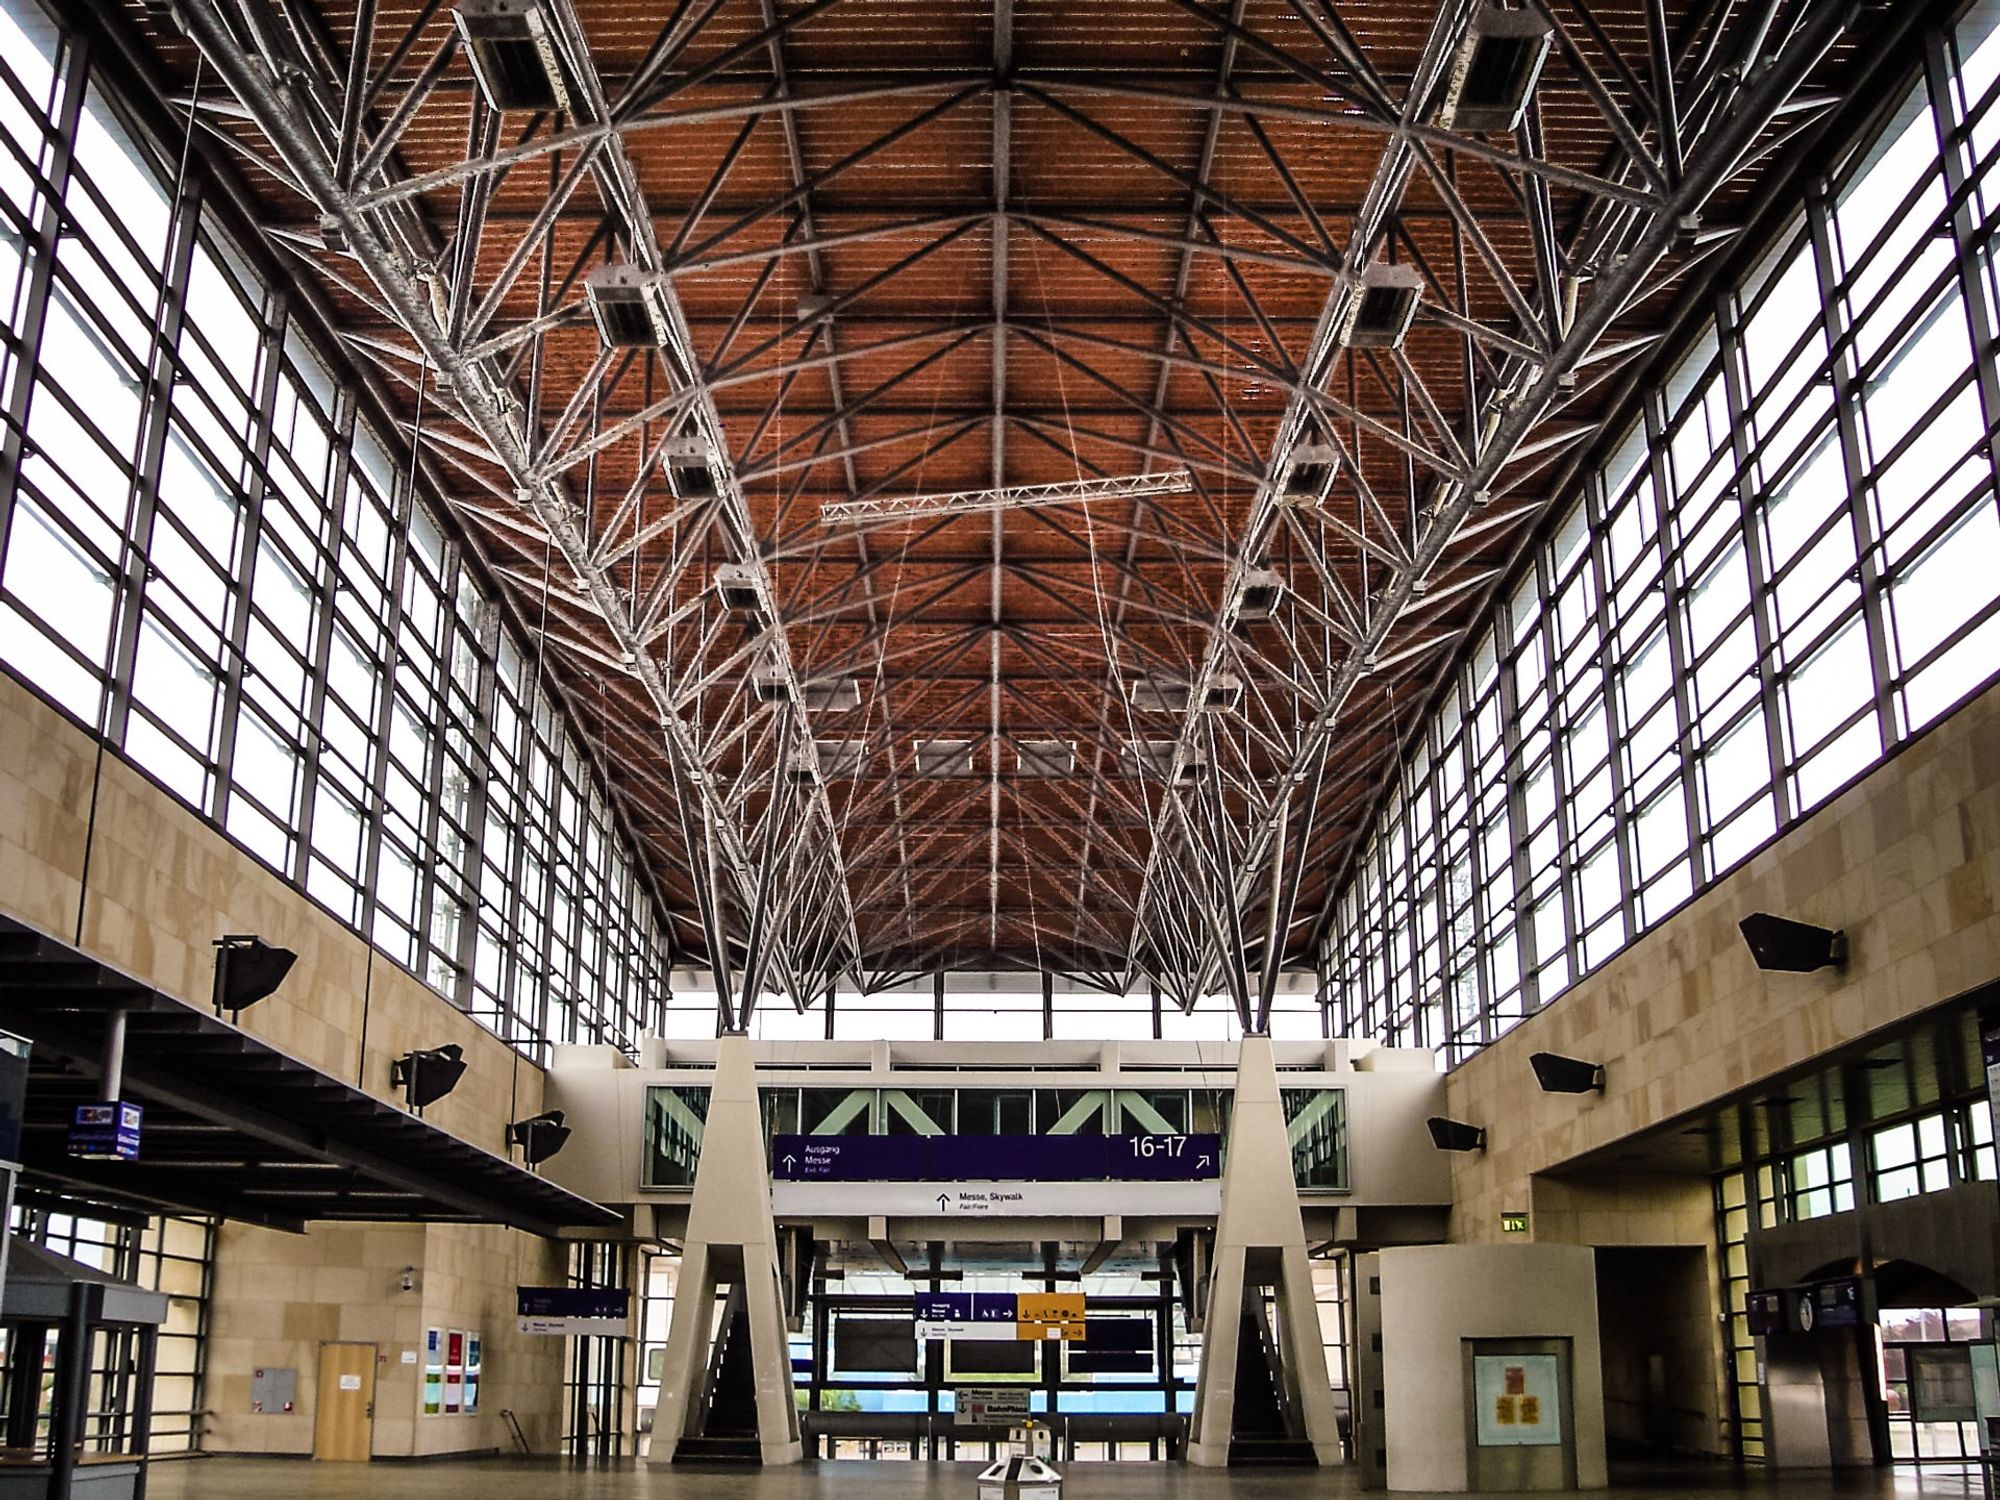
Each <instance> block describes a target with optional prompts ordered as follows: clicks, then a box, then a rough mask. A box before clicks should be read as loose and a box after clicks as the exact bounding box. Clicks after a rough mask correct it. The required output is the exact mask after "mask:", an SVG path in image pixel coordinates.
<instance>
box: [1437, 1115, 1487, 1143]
mask: <svg viewBox="0 0 2000 1500" xmlns="http://www.w3.org/2000/svg"><path fill="white" fill-rule="evenodd" d="M1424 1128H1425V1129H1426V1130H1428V1131H1429V1132H1430V1133H1431V1144H1432V1145H1433V1146H1435V1147H1437V1148H1438V1150H1440V1151H1484V1150H1485V1149H1486V1131H1485V1129H1484V1127H1482V1126H1478V1125H1468V1124H1466V1123H1465V1122H1464V1121H1463V1120H1447V1119H1446V1118H1445V1117H1444V1116H1443V1115H1432V1116H1431V1117H1430V1118H1429V1119H1428V1120H1426V1121H1424Z"/></svg>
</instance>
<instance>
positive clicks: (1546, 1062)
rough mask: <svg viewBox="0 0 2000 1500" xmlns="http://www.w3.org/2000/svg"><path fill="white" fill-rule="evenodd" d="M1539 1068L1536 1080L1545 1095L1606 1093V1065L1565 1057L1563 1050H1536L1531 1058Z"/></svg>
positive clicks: (1529, 1059)
mask: <svg viewBox="0 0 2000 1500" xmlns="http://www.w3.org/2000/svg"><path fill="white" fill-rule="evenodd" d="M1528 1066H1529V1067H1531V1068H1533V1069H1534V1070H1535V1082H1536V1083H1538V1084H1540V1085H1541V1086H1542V1092H1543V1093H1545V1094H1601V1093H1603V1092H1604V1064H1603V1063H1594V1062H1584V1061H1582V1060H1581V1059H1579V1058H1574V1057H1564V1056H1563V1055H1562V1054H1561V1053H1559V1052H1536V1053H1534V1054H1532V1055H1531V1056H1530V1057H1529V1058H1528Z"/></svg>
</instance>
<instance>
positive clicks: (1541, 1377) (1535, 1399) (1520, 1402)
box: [1472, 1354, 1562, 1448]
mask: <svg viewBox="0 0 2000 1500" xmlns="http://www.w3.org/2000/svg"><path fill="white" fill-rule="evenodd" d="M1472 1399H1473V1401H1474V1402H1475V1403H1476V1404H1477V1408H1478V1419H1479V1425H1478V1433H1479V1446H1480V1447H1482V1448H1547V1447H1554V1446H1555V1445H1557V1444H1559V1443H1561V1442H1562V1391H1561V1390H1560V1388H1559V1386H1558V1377H1557V1364H1556V1357H1555V1355H1553V1354H1475V1355H1474V1356H1473V1357H1472Z"/></svg>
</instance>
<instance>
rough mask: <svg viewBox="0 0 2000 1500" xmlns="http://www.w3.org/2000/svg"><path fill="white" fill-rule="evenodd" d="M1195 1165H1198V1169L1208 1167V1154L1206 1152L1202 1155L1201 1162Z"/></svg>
mask: <svg viewBox="0 0 2000 1500" xmlns="http://www.w3.org/2000/svg"><path fill="white" fill-rule="evenodd" d="M1195 1165H1196V1166H1197V1167H1205V1166H1207V1165H1208V1153H1207V1152H1205V1151H1204V1152H1203V1153H1202V1155H1201V1159H1200V1160H1199V1161H1197V1162H1196V1163H1195Z"/></svg>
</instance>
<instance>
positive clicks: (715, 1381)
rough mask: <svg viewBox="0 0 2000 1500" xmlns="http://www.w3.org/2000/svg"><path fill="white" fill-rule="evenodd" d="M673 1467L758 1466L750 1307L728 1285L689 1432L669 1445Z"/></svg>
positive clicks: (739, 1292) (740, 1293)
mask: <svg viewBox="0 0 2000 1500" xmlns="http://www.w3.org/2000/svg"><path fill="white" fill-rule="evenodd" d="M674 1462H675V1463H677V1464H678V1463H750V1464H755V1463H762V1462H763V1450H762V1448H761V1447H760V1446H759V1443H758V1436H757V1372H756V1369H755V1367H754V1365H753V1363H752V1361H751V1358H750V1303H749V1301H748V1299H747V1298H745V1297H744V1295H743V1288H742V1287H740V1286H737V1287H732V1288H731V1289H730V1292H729V1296H728V1298H727V1299H726V1300H725V1301H724V1302H723V1306H722V1328H721V1331H720V1332H719V1333H717V1334H716V1337H715V1347H714V1348H713V1349H711V1350H710V1351H709V1356H708V1371H707V1373H706V1375H704V1376H703V1378H702V1388H701V1400H700V1402H699V1403H698V1404H697V1406H696V1408H695V1420H694V1423H693V1424H692V1430H691V1431H690V1432H689V1433H688V1434H687V1435H686V1436H685V1437H683V1438H682V1439H681V1440H680V1442H679V1443H677V1444H676V1445H675V1447H674Z"/></svg>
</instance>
